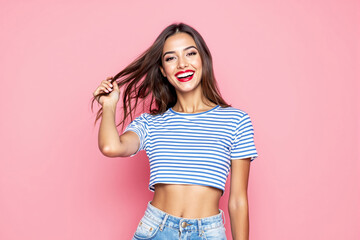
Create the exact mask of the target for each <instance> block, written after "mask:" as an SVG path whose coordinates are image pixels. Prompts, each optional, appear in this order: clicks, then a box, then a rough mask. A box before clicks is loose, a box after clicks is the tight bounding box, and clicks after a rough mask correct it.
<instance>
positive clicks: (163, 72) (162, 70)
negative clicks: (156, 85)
mask: <svg viewBox="0 0 360 240" xmlns="http://www.w3.org/2000/svg"><path fill="white" fill-rule="evenodd" d="M160 71H161V73H162V75H163V76H164V77H166V74H165V71H164V68H163V67H162V66H160Z"/></svg>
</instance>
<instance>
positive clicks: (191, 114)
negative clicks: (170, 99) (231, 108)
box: [169, 105, 220, 116]
mask: <svg viewBox="0 0 360 240" xmlns="http://www.w3.org/2000/svg"><path fill="white" fill-rule="evenodd" d="M218 107H220V105H216V106H215V107H213V108H212V109H209V110H207V111H205V112H199V113H182V112H176V111H174V110H173V109H172V107H171V108H169V110H170V111H171V112H172V113H175V114H178V115H183V116H194V115H201V114H205V113H208V112H211V111H213V110H215V109H217V108H218Z"/></svg>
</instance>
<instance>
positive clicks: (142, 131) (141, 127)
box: [123, 113, 148, 157]
mask: <svg viewBox="0 0 360 240" xmlns="http://www.w3.org/2000/svg"><path fill="white" fill-rule="evenodd" d="M147 115H148V114H147V113H143V114H141V115H140V116H139V117H137V118H135V119H134V120H133V121H132V122H131V123H130V124H129V125H128V126H127V127H126V128H125V130H124V132H123V133H125V132H127V131H133V132H135V133H136V134H137V135H138V137H139V140H140V146H139V149H138V150H137V151H136V152H135V153H134V154H132V155H130V157H133V156H135V155H136V154H137V153H138V152H140V151H141V150H145V145H146V143H147V139H148V120H147V118H146V116H147Z"/></svg>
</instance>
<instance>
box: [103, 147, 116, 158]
mask: <svg viewBox="0 0 360 240" xmlns="http://www.w3.org/2000/svg"><path fill="white" fill-rule="evenodd" d="M100 151H101V153H102V154H103V155H104V156H106V157H115V156H114V152H113V151H112V148H111V147H110V146H103V147H100Z"/></svg>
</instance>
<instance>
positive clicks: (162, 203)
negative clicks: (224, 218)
mask: <svg viewBox="0 0 360 240" xmlns="http://www.w3.org/2000/svg"><path fill="white" fill-rule="evenodd" d="M154 186H155V193H154V197H153V200H152V201H151V203H150V204H151V205H153V206H154V207H156V208H158V209H160V210H162V211H163V212H166V213H168V214H170V215H173V216H177V217H182V218H190V219H196V218H204V217H210V216H213V215H216V214H219V201H220V198H221V194H222V190H220V189H218V188H213V187H208V186H203V185H192V184H163V183H158V184H155V185H154Z"/></svg>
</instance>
